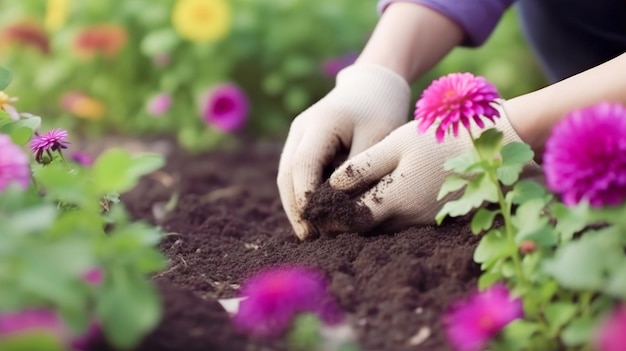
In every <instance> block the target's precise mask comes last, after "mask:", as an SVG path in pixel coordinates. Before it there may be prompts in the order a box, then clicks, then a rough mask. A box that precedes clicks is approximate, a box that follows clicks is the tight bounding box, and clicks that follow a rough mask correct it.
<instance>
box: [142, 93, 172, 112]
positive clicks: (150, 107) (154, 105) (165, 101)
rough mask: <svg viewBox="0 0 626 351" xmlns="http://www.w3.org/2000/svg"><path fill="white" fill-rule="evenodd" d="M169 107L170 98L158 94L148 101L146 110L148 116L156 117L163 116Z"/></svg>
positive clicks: (170, 103) (167, 95)
mask: <svg viewBox="0 0 626 351" xmlns="http://www.w3.org/2000/svg"><path fill="white" fill-rule="evenodd" d="M171 106H172V96H171V95H170V94H168V93H160V94H156V95H154V96H153V97H151V98H150V99H149V100H148V102H147V104H146V110H147V111H148V113H149V114H150V115H152V116H155V117H158V116H162V115H164V114H165V113H166V112H167V111H168V110H169V109H170V107H171Z"/></svg>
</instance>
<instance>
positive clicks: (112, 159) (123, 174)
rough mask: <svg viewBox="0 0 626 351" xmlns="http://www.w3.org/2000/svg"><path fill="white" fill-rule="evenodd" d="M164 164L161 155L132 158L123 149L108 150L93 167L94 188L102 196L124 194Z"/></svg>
mask: <svg viewBox="0 0 626 351" xmlns="http://www.w3.org/2000/svg"><path fill="white" fill-rule="evenodd" d="M164 163H165V161H164V160H163V157H162V156H159V155H154V154H147V155H142V156H137V157H135V158H132V157H131V156H130V155H129V154H128V153H127V152H126V151H124V150H122V149H110V150H107V151H106V152H104V153H103V154H102V155H101V156H100V157H99V158H98V159H97V160H96V162H95V163H94V165H93V169H92V170H93V179H94V187H95V189H96V191H97V192H98V193H99V194H101V195H105V194H107V193H113V192H118V193H123V192H125V191H127V190H129V189H131V188H132V187H133V186H135V184H136V183H137V181H138V180H139V178H140V177H141V176H143V175H145V174H148V173H150V172H152V171H154V170H157V169H158V168H160V167H162V166H163V164H164Z"/></svg>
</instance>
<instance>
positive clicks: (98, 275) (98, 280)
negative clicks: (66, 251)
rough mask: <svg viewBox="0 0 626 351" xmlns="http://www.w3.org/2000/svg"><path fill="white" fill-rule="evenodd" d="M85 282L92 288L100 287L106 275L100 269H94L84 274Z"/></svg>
mask: <svg viewBox="0 0 626 351" xmlns="http://www.w3.org/2000/svg"><path fill="white" fill-rule="evenodd" d="M83 280H84V281H85V282H87V283H88V284H89V285H91V286H98V285H100V284H102V282H103V281H104V273H103V272H102V270H101V269H100V268H93V269H90V270H88V271H87V272H86V273H85V274H83Z"/></svg>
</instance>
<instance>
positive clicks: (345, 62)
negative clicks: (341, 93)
mask: <svg viewBox="0 0 626 351" xmlns="http://www.w3.org/2000/svg"><path fill="white" fill-rule="evenodd" d="M358 57H359V54H358V53H355V52H349V53H347V54H344V55H342V56H339V57H335V58H331V59H328V60H326V61H324V62H323V63H322V66H321V70H322V72H323V73H324V74H325V75H327V76H328V77H330V78H334V77H336V76H337V73H339V71H341V70H342V69H344V68H346V67H348V66H350V65H351V64H353V63H354V62H355V61H356V59H357V58H358Z"/></svg>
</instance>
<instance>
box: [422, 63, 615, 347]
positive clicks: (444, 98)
mask: <svg viewBox="0 0 626 351" xmlns="http://www.w3.org/2000/svg"><path fill="white" fill-rule="evenodd" d="M497 97H498V95H497V91H496V89H495V87H494V86H493V85H491V84H490V83H489V82H487V81H486V80H484V78H482V77H475V76H473V75H471V74H468V73H466V74H451V75H449V76H446V77H443V78H441V79H439V80H437V81H435V82H434V83H433V84H432V85H431V87H429V88H428V89H426V90H425V91H424V93H423V95H422V98H421V99H420V100H419V102H418V103H417V109H416V119H419V120H421V122H420V127H419V129H420V131H421V132H423V131H425V130H426V129H427V128H428V127H430V126H431V125H433V124H434V123H435V122H438V123H437V125H436V126H437V128H438V130H437V133H436V136H437V139H438V140H440V142H443V139H444V137H445V135H446V134H447V133H449V132H452V133H453V134H454V135H455V136H457V135H458V136H459V137H468V135H467V134H469V138H470V139H471V143H472V146H473V148H472V149H471V150H469V151H467V152H465V153H463V154H461V155H458V156H456V157H454V158H452V159H450V160H448V161H447V162H446V163H445V165H444V168H445V170H446V171H448V172H450V173H451V174H450V175H449V176H448V177H447V179H446V180H445V182H444V183H443V185H442V187H441V191H440V193H439V198H440V199H441V198H443V197H445V196H446V195H448V194H450V193H456V194H457V198H456V199H455V200H451V201H448V202H446V203H445V204H444V206H443V208H442V209H441V211H440V212H439V213H438V214H437V221H438V222H439V223H441V222H442V221H443V220H444V218H445V217H447V216H451V217H455V216H461V215H465V214H467V213H469V212H470V211H472V210H476V211H475V213H474V214H473V217H472V220H471V225H470V227H471V231H472V232H473V233H474V234H480V235H481V236H482V238H481V240H480V243H479V244H478V247H477V248H476V251H475V252H474V260H475V261H476V262H477V263H478V264H479V265H480V267H481V269H482V275H481V276H480V279H479V280H478V289H479V291H480V292H478V293H476V295H475V296H473V297H472V298H470V299H468V300H464V301H460V302H458V303H457V304H455V305H454V306H452V307H451V309H450V310H449V311H448V312H447V314H446V315H445V317H444V326H445V328H446V331H447V335H448V339H449V341H450V343H451V344H452V345H453V346H454V347H455V349H457V350H462V351H479V350H484V349H486V347H487V344H490V347H489V349H490V350H557V349H558V350H588V349H597V350H600V351H609V350H618V349H623V345H624V343H625V342H626V339H625V336H624V335H625V334H624V333H623V331H624V330H626V324H625V323H624V321H625V314H624V301H625V300H626V254H625V252H626V251H625V249H626V236H625V235H624V232H625V231H624V228H625V226H626V222H625V221H624V216H623V213H624V211H625V210H626V201H625V200H626V181H625V179H626V167H625V166H624V165H625V163H624V152H625V151H626V107H624V106H622V105H620V104H616V103H606V102H604V103H599V104H597V105H594V106H590V107H587V108H583V109H580V110H576V111H572V112H571V113H570V114H568V115H567V116H564V118H563V119H562V121H561V122H560V123H558V124H557V125H556V126H555V127H554V129H553V131H552V134H551V136H550V138H549V139H548V141H547V144H546V151H545V154H544V156H543V161H544V164H543V166H544V171H545V176H546V178H547V186H548V188H549V191H548V190H546V189H545V188H544V186H542V185H541V184H539V183H537V182H534V181H531V180H528V179H523V180H520V174H521V173H522V171H523V170H525V169H528V168H530V167H532V163H533V161H532V160H533V157H534V153H533V151H532V150H531V148H530V147H529V146H528V145H526V144H525V143H523V142H510V143H507V144H504V143H503V138H504V134H503V132H502V131H499V130H497V129H496V128H490V129H486V130H484V131H482V130H481V129H483V128H484V127H485V123H484V121H483V120H482V119H488V120H491V121H494V120H497V119H498V118H500V119H503V118H506V116H504V115H503V114H501V113H499V112H498V111H502V107H501V106H499V102H498V100H497ZM460 134H463V135H460ZM535 166H536V165H535ZM488 204H495V207H492V206H491V205H488ZM617 330H621V332H617ZM620 345H621V346H620Z"/></svg>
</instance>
